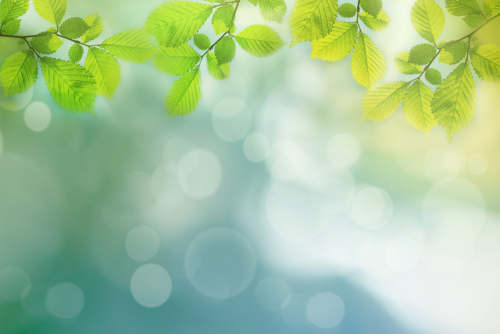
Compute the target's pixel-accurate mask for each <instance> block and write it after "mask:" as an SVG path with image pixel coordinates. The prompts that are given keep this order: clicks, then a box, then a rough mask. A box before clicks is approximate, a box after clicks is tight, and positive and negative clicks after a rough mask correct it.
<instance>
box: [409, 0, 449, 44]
mask: <svg viewBox="0 0 500 334" xmlns="http://www.w3.org/2000/svg"><path fill="white" fill-rule="evenodd" d="M444 23H445V16H444V12H443V9H442V8H441V6H439V5H438V4H437V3H435V2H434V1H432V0H418V1H417V2H415V5H413V8H412V9H411V24H412V25H413V28H414V29H415V31H416V32H417V33H418V34H419V35H420V36H422V38H425V39H426V40H428V41H429V42H431V43H433V44H435V43H436V42H437V40H438V38H439V36H440V35H441V33H442V32H443V28H444Z"/></svg>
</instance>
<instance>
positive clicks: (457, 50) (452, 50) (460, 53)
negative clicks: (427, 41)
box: [439, 41, 467, 65]
mask: <svg viewBox="0 0 500 334" xmlns="http://www.w3.org/2000/svg"><path fill="white" fill-rule="evenodd" d="M466 53H467V43H466V42H464V41H459V42H451V43H448V44H445V45H444V46H443V49H442V50H441V54H440V56H439V62H440V63H444V64H448V65H455V64H457V63H458V62H460V61H461V60H463V59H464V58H465V54H466Z"/></svg>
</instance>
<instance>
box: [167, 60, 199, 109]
mask: <svg viewBox="0 0 500 334" xmlns="http://www.w3.org/2000/svg"><path fill="white" fill-rule="evenodd" d="M200 99H201V75H200V68H199V67H196V68H195V69H194V70H192V71H191V72H188V73H186V74H184V75H183V76H182V77H180V78H179V79H177V80H176V81H175V82H174V83H173V84H172V85H171V86H170V89H169V90H168V92H167V94H166V96H165V108H166V109H167V113H168V116H169V117H172V116H185V115H189V114H191V113H192V112H193V111H194V110H195V109H196V107H197V106H198V103H199V102H200Z"/></svg>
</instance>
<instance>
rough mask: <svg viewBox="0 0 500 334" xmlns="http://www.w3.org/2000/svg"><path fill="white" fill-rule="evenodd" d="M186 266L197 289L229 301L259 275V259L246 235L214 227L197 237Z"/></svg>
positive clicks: (190, 279)
mask: <svg viewBox="0 0 500 334" xmlns="http://www.w3.org/2000/svg"><path fill="white" fill-rule="evenodd" d="M184 267H185V270H186V275H187V277H188V279H189V281H190V282H191V284H192V285H193V287H194V288H195V289H196V290H198V291H199V292H200V293H202V294H203V295H205V296H208V297H211V298H216V299H225V298H229V297H233V296H235V295H237V294H239V293H241V292H242V291H243V290H245V289H246V288H247V287H248V285H249V284H250V282H251V281H252V279H253V277H254V274H255V268H256V256H255V252H254V250H253V247H252V245H251V244H250V242H249V241H248V240H247V239H246V238H245V237H244V236H243V235H241V234H240V233H238V232H235V231H233V230H230V229H227V228H214V229H210V230H208V231H205V232H203V233H201V234H200V235H198V236H197V237H196V238H194V240H193V241H192V242H191V244H190V245H189V247H188V249H187V252H186V258H185V262H184Z"/></svg>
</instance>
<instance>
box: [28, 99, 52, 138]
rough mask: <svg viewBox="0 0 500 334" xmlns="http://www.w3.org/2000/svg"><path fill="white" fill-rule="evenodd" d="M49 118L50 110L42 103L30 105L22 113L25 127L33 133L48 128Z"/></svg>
mask: <svg viewBox="0 0 500 334" xmlns="http://www.w3.org/2000/svg"><path fill="white" fill-rule="evenodd" d="M51 118H52V115H51V113H50V109H49V107H47V105H46V104H45V103H43V102H33V103H31V104H30V105H29V106H28V108H26V110H25V112H24V122H25V123H26V126H27V127H28V128H29V129H30V130H32V131H35V132H40V131H43V130H45V129H46V128H47V127H48V126H49V124H50V120H51Z"/></svg>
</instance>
